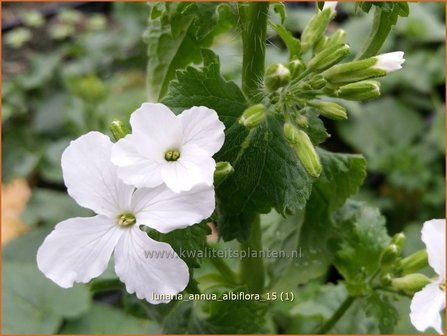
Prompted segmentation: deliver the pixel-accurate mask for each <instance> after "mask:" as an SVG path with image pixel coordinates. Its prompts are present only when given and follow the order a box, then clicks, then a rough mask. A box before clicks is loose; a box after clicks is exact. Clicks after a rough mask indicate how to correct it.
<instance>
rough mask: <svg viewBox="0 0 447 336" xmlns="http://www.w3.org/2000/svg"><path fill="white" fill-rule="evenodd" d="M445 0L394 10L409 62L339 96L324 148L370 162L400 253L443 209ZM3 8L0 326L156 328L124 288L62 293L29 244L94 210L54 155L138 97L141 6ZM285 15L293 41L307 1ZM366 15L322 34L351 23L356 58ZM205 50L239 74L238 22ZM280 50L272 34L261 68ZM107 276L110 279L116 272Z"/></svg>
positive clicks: (390, 47)
mask: <svg viewBox="0 0 447 336" xmlns="http://www.w3.org/2000/svg"><path fill="white" fill-rule="evenodd" d="M444 6H445V4H444V3H427V2H424V3H418V4H417V3H411V4H410V9H411V12H410V16H409V17H408V18H399V21H398V23H397V25H396V26H395V28H394V29H393V32H392V34H391V35H390V36H389V38H388V40H387V42H386V45H385V46H384V47H383V48H382V52H387V51H395V50H403V51H405V58H406V60H407V61H406V63H405V64H404V68H403V70H401V71H399V72H396V73H393V74H392V75H390V76H388V77H387V78H385V79H383V80H381V82H382V96H381V97H380V98H379V99H376V100H373V101H370V102H364V103H356V102H349V103H347V102H344V101H343V102H342V104H343V105H345V106H346V107H347V108H348V111H349V120H348V121H343V122H331V121H325V122H326V126H327V127H328V130H329V132H330V133H331V135H332V137H331V138H330V139H329V140H328V141H327V142H326V143H325V144H324V145H323V147H326V148H327V149H329V150H331V151H336V152H352V153H361V154H363V155H364V156H365V157H366V158H367V161H368V177H367V179H366V181H365V183H364V185H363V187H362V189H361V192H360V194H359V195H358V196H357V198H359V199H362V200H366V201H367V202H368V203H370V204H372V205H376V206H378V207H379V208H380V209H381V211H382V212H383V213H384V215H385V216H386V218H387V222H388V228H389V232H390V233H391V234H392V233H395V232H399V231H404V232H405V233H406V234H407V243H406V251H405V253H406V254H409V253H411V252H413V251H416V250H417V249H419V248H421V247H422V245H421V242H420V239H419V235H420V228H421V224H422V223H423V222H424V221H425V220H428V219H431V218H444V217H445V214H444V203H445V194H444V190H445V177H444V176H445V167H444V161H445V160H444V157H445V134H444V132H445V126H444V125H445V85H444V82H445V28H444V25H445V24H444V22H445V18H444V13H445V10H444ZM2 9H3V22H2V27H3V46H2V47H3V59H2V75H3V77H2V88H3V90H2V123H3V128H2V144H3V145H2V163H3V165H2V167H3V169H2V188H3V197H2V248H3V288H2V290H3V326H2V329H3V332H4V333H58V332H59V333H111V332H113V333H151V332H160V330H159V329H158V327H157V325H156V324H155V323H154V322H151V321H150V320H148V319H147V318H146V316H147V314H146V313H145V312H144V311H143V310H142V309H143V308H142V307H139V303H138V301H137V300H136V299H134V298H133V296H130V295H127V294H126V293H125V292H123V291H122V288H121V287H118V288H117V289H116V290H115V291H110V290H108V291H107V292H103V291H102V290H101V288H96V287H95V286H89V287H87V286H76V287H75V288H73V289H70V290H64V289H60V288H58V287H57V286H56V285H53V284H52V283H51V282H50V281H49V280H46V279H45V278H44V276H43V275H42V274H40V272H38V270H37V268H36V266H35V254H36V250H37V248H38V246H39V245H40V244H41V242H42V241H43V239H44V237H45V236H46V235H47V234H48V232H49V231H50V230H51V229H52V228H53V227H54V225H55V224H57V223H58V222H59V221H61V220H63V219H66V218H69V217H74V216H86V215H89V211H87V210H85V209H82V208H80V207H79V206H77V205H76V203H75V202H74V201H73V200H71V198H70V197H69V196H68V195H67V194H66V192H65V187H64V184H63V180H62V172H61V168H60V156H61V153H62V151H63V150H64V148H65V147H66V146H67V145H68V144H69V142H70V140H72V139H75V138H76V137H78V136H80V135H81V134H83V133H86V132H88V131H90V130H99V131H101V132H104V133H106V134H110V133H109V130H108V125H109V124H110V122H111V121H112V120H114V119H117V118H118V119H121V120H127V119H128V117H129V115H130V113H131V112H132V111H134V110H135V109H136V108H137V107H139V105H140V104H141V103H142V102H143V101H145V97H146V93H145V81H146V62H147V60H146V46H145V44H144V34H143V32H144V30H145V24H146V22H147V15H148V7H147V5H146V4H144V3H77V4H75V5H70V4H62V3H2ZM287 10H288V11H287V14H288V17H287V19H286V22H285V25H286V26H287V28H288V29H290V30H291V31H293V32H294V33H296V35H297V36H299V34H300V32H301V31H302V29H303V28H304V26H305V24H306V23H307V22H308V20H309V19H310V17H311V16H312V15H313V13H314V3H299V4H298V3H295V4H291V3H289V4H288V6H287ZM370 14H371V13H370ZM371 24H372V15H366V14H364V13H361V12H360V11H358V12H356V11H355V6H354V4H352V3H343V4H341V5H339V13H338V15H337V18H336V20H335V22H333V23H332V24H331V26H330V27H329V30H330V31H334V30H336V29H337V28H343V29H345V30H346V32H347V38H348V43H349V44H350V46H351V50H352V51H353V54H355V53H356V52H357V51H358V49H359V48H360V47H361V45H362V42H363V41H364V39H365V38H366V36H367V34H368V32H369V30H370V27H371ZM212 49H213V50H214V51H215V52H217V53H218V54H219V55H220V58H221V63H222V71H223V73H224V76H225V77H226V78H228V79H233V80H235V81H236V82H240V70H241V65H242V64H241V63H242V51H241V42H240V40H239V38H238V35H237V32H236V30H233V32H232V33H225V34H221V35H219V36H218V37H217V38H216V40H215V42H214V44H213V46H212ZM287 58H288V55H287V52H286V49H285V46H284V45H283V44H282V42H281V40H280V39H279V38H278V37H277V36H275V34H274V32H273V31H270V32H269V42H268V51H267V63H269V64H270V63H274V62H282V61H284V62H286V61H287ZM102 278H103V279H108V278H110V279H111V281H113V272H110V274H109V273H106V274H105V275H103V276H102ZM398 304H399V307H400V308H399V309H400V314H401V321H400V322H399V325H398V328H397V330H396V332H400V333H412V332H415V330H414V329H413V328H412V327H411V325H410V324H409V321H408V312H409V301H408V300H407V299H405V300H402V302H399V303H398ZM138 307H139V308H138ZM120 308H124V309H120Z"/></svg>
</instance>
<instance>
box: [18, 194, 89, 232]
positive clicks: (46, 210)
mask: <svg viewBox="0 0 447 336" xmlns="http://www.w3.org/2000/svg"><path fill="white" fill-rule="evenodd" d="M92 214H93V213H92V212H91V211H90V210H87V209H84V208H81V207H80V206H79V205H77V204H76V202H75V201H74V200H73V199H72V198H71V197H70V196H68V195H67V194H66V193H64V192H60V191H54V190H49V189H43V188H42V189H34V190H33V192H32V196H31V199H30V201H29V203H28V206H27V208H26V210H25V211H24V212H23V214H22V219H23V220H24V221H25V223H27V224H28V225H32V226H34V225H37V224H39V223H43V224H45V225H49V226H51V227H53V226H54V225H56V224H57V223H58V222H60V221H62V220H65V219H67V218H70V217H88V216H91V215H92Z"/></svg>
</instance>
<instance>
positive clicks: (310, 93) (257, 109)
mask: <svg viewBox="0 0 447 336" xmlns="http://www.w3.org/2000/svg"><path fill="white" fill-rule="evenodd" d="M336 6H337V2H336V1H332V2H325V3H324V5H323V7H322V9H321V10H318V12H317V13H316V15H315V16H314V17H313V18H312V19H311V20H310V21H309V23H308V24H307V26H306V27H305V29H304V30H303V33H302V35H301V39H300V44H299V45H300V48H299V52H296V53H291V59H290V60H289V62H288V63H285V64H280V63H278V64H272V65H270V66H269V67H268V68H267V70H266V72H265V76H264V84H265V85H264V87H265V90H266V95H265V97H266V98H268V99H267V100H268V102H266V101H263V103H264V104H266V105H267V106H270V105H274V106H275V107H274V108H273V109H272V110H274V111H275V113H277V114H279V115H282V117H283V118H282V120H286V121H288V122H286V123H285V124H284V135H285V138H286V139H287V141H288V143H289V144H290V146H291V147H292V148H293V150H294V152H295V154H296V156H297V157H298V158H299V160H300V161H301V163H302V165H303V166H304V167H305V169H306V171H307V172H308V173H309V174H310V175H312V176H315V177H317V176H319V175H320V172H321V164H320V160H319V158H318V155H317V152H316V151H315V148H314V146H313V144H312V142H311V141H310V139H309V136H308V135H307V134H306V129H308V128H309V122H308V115H306V113H307V112H306V113H302V112H303V111H307V110H308V109H309V108H310V109H311V111H312V112H313V113H316V114H318V115H320V116H322V117H325V118H328V119H332V120H345V119H347V118H348V114H347V111H346V108H345V107H343V106H341V105H340V104H338V103H337V102H334V101H326V100H322V99H321V100H320V99H319V98H320V96H328V97H331V98H341V99H346V100H353V101H363V100H368V99H373V98H376V97H378V96H380V83H379V82H377V81H375V80H373V78H376V77H381V76H385V75H387V74H388V73H390V72H393V71H396V70H398V69H400V68H401V67H402V63H403V62H404V61H405V59H404V58H403V56H404V53H403V52H401V51H396V52H391V53H386V54H382V55H378V56H374V57H370V58H367V59H361V60H354V61H350V62H346V63H340V62H341V61H343V60H344V59H345V58H346V57H347V56H348V55H349V54H350V48H349V45H347V44H346V32H345V31H344V30H342V29H338V30H336V31H335V32H333V33H332V34H331V35H329V36H326V34H325V32H326V30H327V27H328V24H329V22H330V21H331V20H332V19H334V17H335V16H336V11H335V8H336ZM306 53H308V54H310V55H308V56H304V55H305V54H306ZM279 101H281V105H280V104H278V102H279ZM268 108H269V109H270V107H268ZM265 115H266V107H265V106H264V105H262V104H258V105H254V106H251V107H249V108H248V109H247V110H246V111H245V112H244V113H243V115H242V116H241V118H240V119H239V123H240V124H242V125H244V126H245V127H247V128H249V129H251V128H254V127H257V126H258V125H260V124H261V123H262V122H263V121H264V120H265ZM399 254H400V249H398V248H397V245H396V244H392V245H391V246H389V247H388V249H387V251H384V255H383V256H382V262H384V263H385V262H388V261H387V260H388V259H389V262H391V261H393V260H394V259H393V258H397V257H398V255H399Z"/></svg>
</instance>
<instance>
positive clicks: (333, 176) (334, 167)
mask: <svg viewBox="0 0 447 336" xmlns="http://www.w3.org/2000/svg"><path fill="white" fill-rule="evenodd" d="M318 155H319V156H320V160H321V165H322V167H323V172H322V174H321V177H320V178H319V179H318V180H317V182H316V183H315V184H314V188H317V189H318V192H319V193H320V194H321V195H323V197H324V198H325V199H326V200H327V203H328V205H329V212H332V211H334V210H336V209H337V208H339V207H341V206H342V205H343V204H344V203H345V201H346V200H347V199H348V197H349V196H351V195H355V194H356V193H357V190H358V188H359V187H360V185H361V184H362V183H363V180H364V178H365V176H366V161H365V159H364V158H363V156H361V155H350V154H336V153H330V152H328V151H325V150H322V149H320V150H319V151H318Z"/></svg>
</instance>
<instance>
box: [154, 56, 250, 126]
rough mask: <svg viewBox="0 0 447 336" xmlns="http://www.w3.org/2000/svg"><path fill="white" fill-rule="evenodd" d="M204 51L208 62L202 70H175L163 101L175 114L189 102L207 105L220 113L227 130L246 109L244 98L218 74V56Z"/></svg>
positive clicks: (192, 104)
mask: <svg viewBox="0 0 447 336" xmlns="http://www.w3.org/2000/svg"><path fill="white" fill-rule="evenodd" d="M203 54H204V56H205V59H206V60H207V62H208V63H209V64H208V65H207V66H205V67H204V68H203V69H201V70H197V69H196V68H193V67H188V68H187V69H186V70H181V71H178V72H177V77H176V79H175V80H173V81H171V83H170V84H169V90H168V94H167V95H166V97H165V98H164V99H163V101H162V102H163V104H166V105H167V106H169V107H170V108H172V109H173V110H174V111H175V112H176V113H177V114H178V113H181V112H182V111H183V110H186V109H188V108H191V107H192V106H207V107H209V108H211V109H213V110H215V111H216V112H217V113H218V114H219V118H220V120H221V121H222V122H223V123H224V124H225V126H226V131H227V132H228V129H229V128H230V126H231V125H232V124H233V123H235V122H236V121H237V119H238V118H239V116H240V115H241V114H242V112H243V111H244V110H245V109H246V107H247V102H246V100H245V98H244V95H243V94H242V92H241V90H240V89H239V87H238V86H237V85H236V84H235V83H233V82H228V81H226V80H225V79H224V78H223V77H222V76H221V75H220V67H219V62H218V59H217V56H214V57H213V56H212V55H213V54H212V52H211V51H209V50H208V51H204V53H203Z"/></svg>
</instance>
